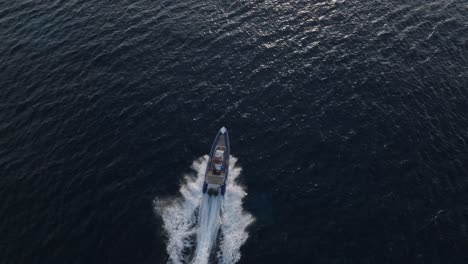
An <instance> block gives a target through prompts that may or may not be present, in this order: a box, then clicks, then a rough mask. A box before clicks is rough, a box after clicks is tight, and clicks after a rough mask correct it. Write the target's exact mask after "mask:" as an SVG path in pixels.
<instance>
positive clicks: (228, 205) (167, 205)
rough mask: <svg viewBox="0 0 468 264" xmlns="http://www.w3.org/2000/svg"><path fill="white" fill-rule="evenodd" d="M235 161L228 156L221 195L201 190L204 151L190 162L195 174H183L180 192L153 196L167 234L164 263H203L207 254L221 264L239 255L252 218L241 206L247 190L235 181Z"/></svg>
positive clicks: (207, 261)
mask: <svg viewBox="0 0 468 264" xmlns="http://www.w3.org/2000/svg"><path fill="white" fill-rule="evenodd" d="M236 161H237V159H236V158H234V157H232V156H231V159H230V160H229V168H230V169H229V175H228V179H227V186H226V193H225V196H224V198H223V197H222V196H221V195H218V196H208V195H207V194H205V195H203V193H202V188H203V181H204V174H205V169H206V165H207V162H208V156H206V155H205V156H203V157H201V158H199V159H198V160H195V161H194V162H193V165H192V168H193V169H194V170H195V171H196V172H197V175H196V177H193V176H191V175H188V176H186V177H185V183H183V184H182V186H181V187H180V194H181V196H179V197H177V198H170V199H169V198H168V199H156V200H155V208H156V212H157V213H158V214H160V215H161V217H162V220H163V224H164V229H165V231H166V235H167V246H166V249H167V253H168V255H169V260H168V263H170V264H179V263H194V264H206V263H209V261H210V256H214V259H215V260H216V261H217V262H218V263H223V264H233V263H236V262H237V261H238V260H239V259H240V257H241V254H240V247H241V246H242V244H244V242H245V241H246V240H247V238H248V233H247V232H246V228H247V226H248V225H249V224H251V223H252V222H253V221H254V218H253V217H252V215H251V214H249V213H247V212H244V210H243V208H242V199H243V198H244V197H245V196H246V195H247V193H246V192H245V191H244V188H242V186H240V185H237V184H236V183H235V180H236V178H237V177H238V176H239V175H240V172H241V168H240V167H235V164H236ZM214 250H216V252H214ZM212 259H213V258H212Z"/></svg>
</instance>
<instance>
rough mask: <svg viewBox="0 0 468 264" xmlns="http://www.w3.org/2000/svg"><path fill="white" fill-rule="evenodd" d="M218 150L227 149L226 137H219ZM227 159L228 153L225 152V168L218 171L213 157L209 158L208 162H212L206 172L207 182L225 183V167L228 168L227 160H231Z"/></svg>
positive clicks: (223, 163) (223, 162)
mask: <svg viewBox="0 0 468 264" xmlns="http://www.w3.org/2000/svg"><path fill="white" fill-rule="evenodd" d="M216 150H223V151H226V142H225V141H224V137H220V138H219V141H218V144H217V145H216V148H215V151H216ZM213 156H214V154H213ZM225 159H226V154H224V157H223V161H222V165H223V169H222V170H220V171H216V170H215V162H214V161H213V160H212V159H210V160H209V162H208V164H210V168H208V170H207V172H206V177H205V179H206V183H208V184H217V185H222V184H224V180H225V179H226V177H225V176H226V175H225V170H224V168H226V166H227V162H229V161H227V160H225Z"/></svg>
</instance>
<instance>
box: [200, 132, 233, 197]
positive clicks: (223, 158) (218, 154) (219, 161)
mask: <svg viewBox="0 0 468 264" xmlns="http://www.w3.org/2000/svg"><path fill="white" fill-rule="evenodd" d="M229 157H230V145H229V134H228V131H227V129H226V128H225V127H223V128H221V129H220V130H219V131H218V134H216V137H215V139H214V141H213V144H212V146H211V150H210V155H209V158H208V164H207V166H206V172H205V181H204V183H203V193H207V194H208V195H214V196H216V195H219V194H220V195H224V194H225V192H226V180H227V177H228V174H229Z"/></svg>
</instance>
